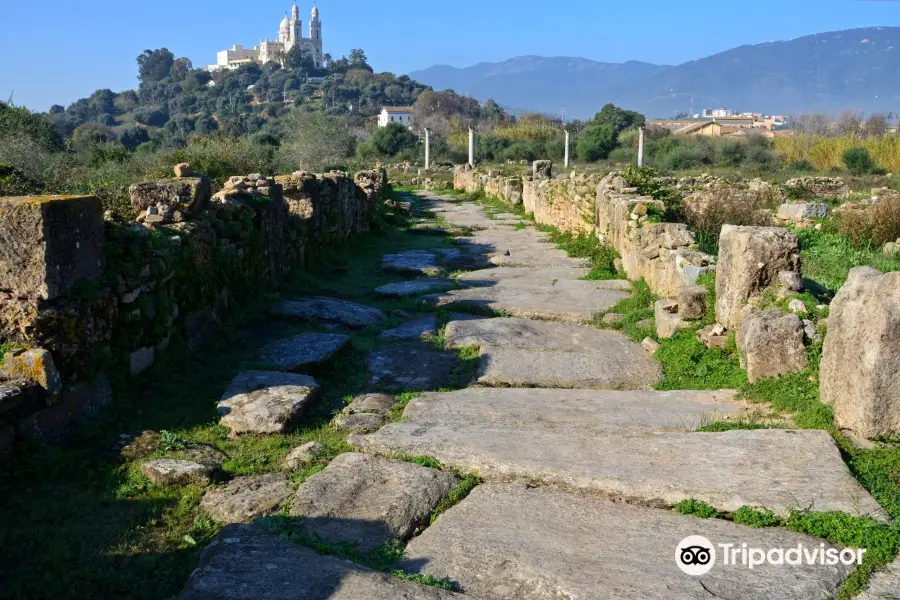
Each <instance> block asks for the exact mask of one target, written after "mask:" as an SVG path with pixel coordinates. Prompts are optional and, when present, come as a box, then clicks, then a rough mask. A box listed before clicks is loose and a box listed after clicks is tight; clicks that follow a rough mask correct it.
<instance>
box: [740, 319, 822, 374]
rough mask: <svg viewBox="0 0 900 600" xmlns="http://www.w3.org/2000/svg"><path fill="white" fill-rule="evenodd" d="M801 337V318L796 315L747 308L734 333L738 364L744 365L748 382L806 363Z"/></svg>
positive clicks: (786, 372)
mask: <svg viewBox="0 0 900 600" xmlns="http://www.w3.org/2000/svg"><path fill="white" fill-rule="evenodd" d="M803 340H804V334H803V322H802V321H801V320H800V318H799V317H798V316H797V315H794V314H788V313H783V312H781V311H780V310H778V309H773V310H763V311H750V313H749V314H748V315H747V316H746V317H744V320H743V322H742V323H741V328H740V331H739V332H738V337H737V345H738V348H739V349H740V351H741V366H743V367H744V368H746V369H747V379H748V380H749V381H750V383H753V382H754V381H757V380H758V379H762V378H765V377H778V376H779V375H785V374H788V373H797V372H799V371H802V370H804V369H805V368H806V367H808V366H809V360H808V359H807V356H806V346H805V345H804V344H803Z"/></svg>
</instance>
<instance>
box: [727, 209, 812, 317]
mask: <svg viewBox="0 0 900 600" xmlns="http://www.w3.org/2000/svg"><path fill="white" fill-rule="evenodd" d="M783 271H793V272H794V273H797V274H798V275H799V273H800V240H799V239H798V238H797V236H796V235H795V234H793V233H791V232H790V231H788V230H787V229H782V228H780V227H756V226H735V225H723V226H722V234H721V236H720V238H719V262H718V267H717V269H716V320H717V321H718V322H719V323H721V324H722V325H724V326H725V327H726V328H728V329H736V328H737V327H738V326H739V325H740V323H741V311H742V310H743V308H744V306H745V305H746V304H747V301H748V300H750V298H752V297H754V296H757V295H758V294H760V293H761V292H762V291H763V290H765V289H766V288H767V287H769V286H770V285H772V284H773V283H775V282H777V281H778V280H779V279H778V277H779V273H781V272H783Z"/></svg>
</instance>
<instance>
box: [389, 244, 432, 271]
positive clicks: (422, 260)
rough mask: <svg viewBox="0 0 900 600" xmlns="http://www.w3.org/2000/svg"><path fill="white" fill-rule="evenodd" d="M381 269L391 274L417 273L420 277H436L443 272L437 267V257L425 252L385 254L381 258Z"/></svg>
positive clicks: (412, 251) (411, 251) (413, 251)
mask: <svg viewBox="0 0 900 600" xmlns="http://www.w3.org/2000/svg"><path fill="white" fill-rule="evenodd" d="M381 268H382V269H384V270H385V271H389V272H391V273H416V274H419V275H436V274H437V273H438V272H440V270H441V268H440V267H439V266H437V257H436V256H435V255H434V254H433V253H431V252H426V251H424V250H410V251H409V252H401V253H399V254H385V255H384V256H382V257H381Z"/></svg>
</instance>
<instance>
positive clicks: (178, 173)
mask: <svg viewBox="0 0 900 600" xmlns="http://www.w3.org/2000/svg"><path fill="white" fill-rule="evenodd" d="M194 175H195V173H194V170H193V169H192V168H191V163H178V164H177V165H175V177H192V176H194Z"/></svg>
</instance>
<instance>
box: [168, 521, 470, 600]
mask: <svg viewBox="0 0 900 600" xmlns="http://www.w3.org/2000/svg"><path fill="white" fill-rule="evenodd" d="M360 598H364V599H365V600H399V599H402V600H450V599H452V598H470V596H461V595H458V594H454V593H452V592H447V591H444V590H439V589H437V588H433V587H428V586H424V585H419V584H417V583H412V582H409V581H405V580H403V579H400V578H399V577H394V576H392V575H388V574H387V573H379V572H378V571H372V570H370V569H367V568H365V567H361V566H359V565H356V564H354V563H352V562H350V561H347V560H344V559H342V558H338V557H335V556H326V555H323V554H319V553H318V552H316V551H315V550H310V549H309V548H305V547H303V546H300V545H298V544H294V543H291V542H287V541H284V540H282V539H280V538H279V537H276V536H274V535H270V534H268V533H266V532H264V531H263V530H261V529H259V528H258V527H254V526H252V525H228V526H226V527H225V528H223V529H222V531H220V532H219V535H218V536H217V537H216V539H215V540H214V541H213V542H212V543H211V544H210V545H209V546H207V547H206V548H205V549H204V550H203V554H202V555H201V557H200V566H199V567H198V568H197V569H196V570H195V571H194V572H193V573H191V578H190V579H189V580H188V582H187V584H186V585H185V587H184V589H183V590H182V592H181V594H179V596H178V600H360Z"/></svg>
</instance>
